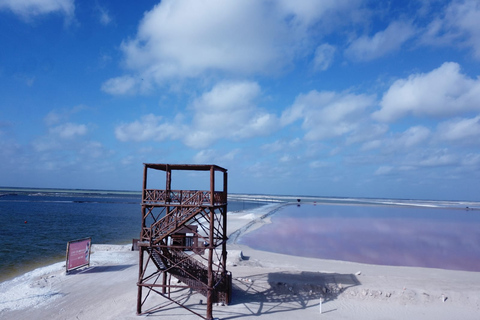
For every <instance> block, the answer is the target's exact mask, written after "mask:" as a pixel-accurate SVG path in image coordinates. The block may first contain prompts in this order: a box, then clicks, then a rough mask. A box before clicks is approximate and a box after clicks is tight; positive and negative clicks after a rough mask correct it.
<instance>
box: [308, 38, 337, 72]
mask: <svg viewBox="0 0 480 320" xmlns="http://www.w3.org/2000/svg"><path fill="white" fill-rule="evenodd" d="M335 51H336V49H335V47H334V46H332V45H330V44H328V43H324V44H322V45H320V46H318V47H317V49H316V50H315V57H314V58H313V68H314V69H315V70H318V71H325V70H327V69H328V68H329V67H330V65H331V64H332V62H333V58H334V55H335Z"/></svg>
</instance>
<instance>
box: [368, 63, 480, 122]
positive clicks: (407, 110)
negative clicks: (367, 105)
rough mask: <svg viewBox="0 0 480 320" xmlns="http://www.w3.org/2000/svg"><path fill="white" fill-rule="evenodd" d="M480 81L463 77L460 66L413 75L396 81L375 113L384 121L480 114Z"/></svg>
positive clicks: (453, 64) (449, 66)
mask: <svg viewBox="0 0 480 320" xmlns="http://www.w3.org/2000/svg"><path fill="white" fill-rule="evenodd" d="M478 101H480V79H471V78H469V77H468V76H466V75H464V74H461V73H460V66H459V65H458V64H457V63H454V62H446V63H444V64H443V65H442V66H440V67H439V68H438V69H435V70H433V71H431V72H429V73H422V74H413V75H411V76H409V77H408V79H401V80H397V81H395V82H394V83H393V84H392V86H391V87H390V88H389V89H388V91H387V92H386V93H385V94H384V95H383V98H382V101H381V103H380V105H381V109H380V110H379V111H376V112H374V113H373V117H374V118H375V119H377V120H380V121H395V120H397V119H399V118H401V117H403V116H406V115H408V114H413V115H414V116H436V117H442V116H451V115H457V114H461V113H463V112H468V111H480V104H479V103H478Z"/></svg>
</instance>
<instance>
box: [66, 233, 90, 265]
mask: <svg viewBox="0 0 480 320" xmlns="http://www.w3.org/2000/svg"><path fill="white" fill-rule="evenodd" d="M91 246H92V238H85V239H80V240H74V241H69V242H68V244H67V265H66V266H67V273H68V272H69V271H71V270H73V269H77V268H81V267H84V266H89V265H90V248H91Z"/></svg>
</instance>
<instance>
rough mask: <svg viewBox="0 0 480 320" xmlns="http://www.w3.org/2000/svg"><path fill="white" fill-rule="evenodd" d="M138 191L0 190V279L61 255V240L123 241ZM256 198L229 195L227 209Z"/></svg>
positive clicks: (136, 228)
mask: <svg viewBox="0 0 480 320" xmlns="http://www.w3.org/2000/svg"><path fill="white" fill-rule="evenodd" d="M140 202H141V196H140V195H139V194H138V193H137V194H135V193H132V194H108V193H105V192H94V191H92V192H91V193H83V192H78V193H76V192H21V193H3V194H2V195H1V196H0V235H1V236H0V281H3V280H5V279H8V278H10V277H12V276H14V275H18V274H19V273H21V272H25V271H27V270H31V269H33V268H35V267H38V266H43V265H46V264H49V263H53V262H58V261H62V260H65V254H66V246H67V242H68V241H71V240H76V239H82V238H86V237H91V238H92V242H93V243H94V244H95V243H97V244H99V243H109V244H127V243H131V242H132V239H133V238H138V237H139V235H140V227H141V206H140ZM262 204H263V203H261V202H249V201H230V202H229V205H228V210H229V211H238V210H245V209H249V208H253V207H258V206H260V205H262Z"/></svg>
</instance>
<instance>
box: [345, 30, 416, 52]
mask: <svg viewBox="0 0 480 320" xmlns="http://www.w3.org/2000/svg"><path fill="white" fill-rule="evenodd" d="M414 34H415V30H414V28H413V27H412V26H411V25H410V24H409V23H407V22H402V21H394V22H392V23H391V24H390V25H389V26H388V27H387V28H386V29H385V30H384V31H380V32H377V33H376V34H375V35H374V36H373V37H371V38H370V37H367V36H363V37H360V38H358V39H356V40H355V41H353V42H352V43H351V44H350V46H349V47H348V48H347V50H346V51H345V54H346V55H347V56H348V57H350V58H351V59H353V60H359V61H368V60H373V59H376V58H379V57H382V56H384V55H386V54H388V53H390V52H393V51H396V50H399V49H400V47H401V46H402V45H403V43H405V42H406V41H407V40H409V39H410V38H412V37H413V36H414Z"/></svg>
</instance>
